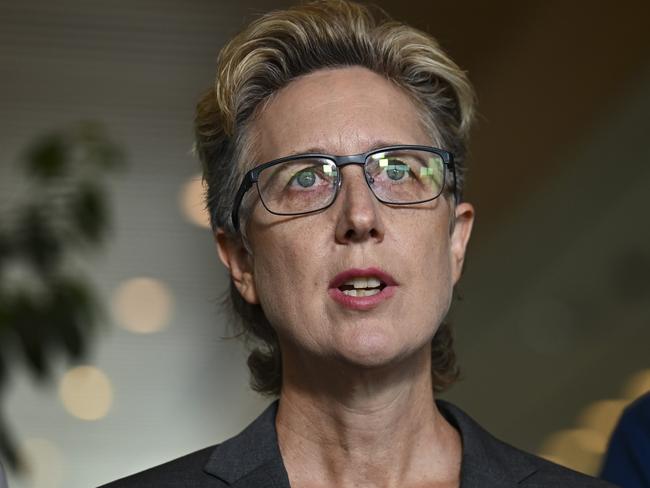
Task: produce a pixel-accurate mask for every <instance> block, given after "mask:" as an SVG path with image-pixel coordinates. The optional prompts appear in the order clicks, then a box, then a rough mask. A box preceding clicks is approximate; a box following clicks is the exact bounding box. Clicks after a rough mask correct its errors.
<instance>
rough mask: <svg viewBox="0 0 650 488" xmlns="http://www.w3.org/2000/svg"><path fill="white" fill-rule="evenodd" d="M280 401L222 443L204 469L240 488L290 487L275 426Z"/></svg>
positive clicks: (213, 452)
mask: <svg viewBox="0 0 650 488" xmlns="http://www.w3.org/2000/svg"><path fill="white" fill-rule="evenodd" d="M277 411H278V402H277V401H275V402H273V403H272V404H271V405H269V406H268V407H267V408H266V410H264V412H263V413H262V414H261V415H260V416H259V417H257V419H255V421H253V423H252V424H250V425H249V426H248V427H246V429H244V430H243V431H242V432H241V433H240V434H238V435H236V436H235V437H233V438H231V439H228V440H227V441H225V442H223V443H222V444H219V445H218V446H217V447H216V448H215V449H214V451H212V454H211V455H210V458H209V459H208V462H207V463H206V465H205V466H204V468H203V470H204V471H205V472H207V473H209V474H211V475H213V476H216V477H217V478H219V479H221V480H222V481H225V482H226V483H228V485H231V486H234V487H237V488H248V487H250V488H253V487H256V488H257V487H260V486H265V487H267V486H268V487H270V488H289V478H288V476H287V471H286V469H285V468H284V464H283V463H282V456H281V454H280V448H279V447H278V438H277V432H276V430H275V416H276V414H277Z"/></svg>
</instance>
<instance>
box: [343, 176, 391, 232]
mask: <svg viewBox="0 0 650 488" xmlns="http://www.w3.org/2000/svg"><path fill="white" fill-rule="evenodd" d="M340 171H341V178H342V181H341V189H340V192H339V195H338V197H337V198H338V199H339V200H340V202H337V203H338V205H336V207H335V208H337V210H338V212H339V214H338V216H337V222H336V240H337V242H339V243H342V244H347V243H351V242H362V241H365V240H369V239H374V240H376V241H381V240H383V238H384V225H383V222H382V218H381V208H380V206H381V205H382V203H381V202H379V200H377V198H376V197H375V196H374V195H373V193H372V190H370V188H369V187H368V184H367V183H366V180H365V177H364V174H363V168H362V167H359V166H356V165H354V166H352V165H351V166H348V167H347V168H344V169H343V168H342V169H341V170H340Z"/></svg>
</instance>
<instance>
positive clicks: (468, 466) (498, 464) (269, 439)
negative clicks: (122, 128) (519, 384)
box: [204, 400, 538, 488]
mask: <svg viewBox="0 0 650 488" xmlns="http://www.w3.org/2000/svg"><path fill="white" fill-rule="evenodd" d="M436 403H437V405H438V408H439V409H440V412H441V413H442V414H443V415H444V417H445V418H446V419H447V421H448V422H450V423H451V424H452V425H453V426H454V427H455V428H456V429H457V430H458V431H459V432H460V435H461V439H462V443H463V457H462V462H461V488H484V487H486V486H489V487H494V488H508V487H515V486H517V485H518V484H519V483H520V482H522V481H523V480H524V479H526V478H528V477H529V476H531V475H532V474H533V473H535V471H537V469H538V467H537V464H536V463H535V462H534V458H533V457H532V456H530V455H528V454H526V453H524V452H522V451H519V450H518V449H515V448H513V447H511V446H508V445H507V444H505V443H503V442H501V441H499V440H498V439H496V438H495V437H493V436H492V435H490V434H489V433H488V432H486V431H485V430H484V429H483V428H482V427H481V426H480V425H478V424H477V423H476V422H475V421H474V420H473V419H472V418H471V417H469V416H468V415H467V414H465V413H464V412H463V411H462V410H461V409H459V408H458V407H455V406H454V405H452V404H451V403H448V402H445V401H443V400H438V401H437V402H436ZM277 410H278V402H277V401H275V402H273V403H272V404H271V405H269V407H268V408H267V409H266V410H264V412H263V413H262V414H261V415H260V416H259V417H258V418H257V419H256V420H255V421H254V422H253V423H252V424H250V425H249V426H248V427H247V428H246V429H244V430H243V431H242V432H241V433H240V434H238V435H237V436H235V437H233V438H231V439H229V440H227V441H225V442H224V443H222V444H219V445H218V446H217V447H216V448H215V449H214V451H213V452H212V454H211V456H210V458H209V459H208V462H207V463H206V465H205V467H204V471H205V472H207V473H209V474H211V475H213V476H216V477H217V478H219V479H221V480H222V481H224V482H226V483H227V484H228V485H230V486H233V487H236V488H253V487H259V486H265V487H270V488H289V487H290V485H289V478H288V476H287V472H286V469H285V468H284V464H283V463H282V456H281V454H280V448H279V447H278V439H277V432H276V429H275V417H276V414H277Z"/></svg>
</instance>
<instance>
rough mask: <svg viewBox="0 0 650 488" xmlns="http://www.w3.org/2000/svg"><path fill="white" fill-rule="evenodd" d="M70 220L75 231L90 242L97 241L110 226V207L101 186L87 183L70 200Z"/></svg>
mask: <svg viewBox="0 0 650 488" xmlns="http://www.w3.org/2000/svg"><path fill="white" fill-rule="evenodd" d="M69 212H70V220H71V222H72V224H73V226H74V229H75V231H77V232H78V233H79V235H80V236H81V237H82V238H83V239H85V240H88V241H90V242H93V243H97V242H99V241H100V240H101V239H102V238H103V237H104V233H105V231H106V230H107V226H108V209H107V208H106V199H105V197H104V195H103V193H102V190H101V188H99V186H97V185H95V184H93V183H85V184H83V186H81V187H80V188H79V189H78V190H77V191H76V192H75V193H74V194H73V195H72V196H71V197H70V200H69Z"/></svg>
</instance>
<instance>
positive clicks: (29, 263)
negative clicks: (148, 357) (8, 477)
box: [0, 122, 125, 469]
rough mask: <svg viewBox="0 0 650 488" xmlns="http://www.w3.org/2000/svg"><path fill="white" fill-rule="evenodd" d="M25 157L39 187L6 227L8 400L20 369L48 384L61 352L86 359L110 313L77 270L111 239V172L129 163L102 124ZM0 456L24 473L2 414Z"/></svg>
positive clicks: (82, 126)
mask: <svg viewBox="0 0 650 488" xmlns="http://www.w3.org/2000/svg"><path fill="white" fill-rule="evenodd" d="M24 154H25V158H24V161H23V162H24V163H25V165H24V170H25V174H26V176H27V179H28V183H30V184H31V188H29V189H28V190H26V191H24V192H22V195H21V196H22V197H24V198H23V200H24V201H22V202H21V203H20V205H17V208H16V209H15V210H13V211H12V212H11V214H10V215H11V219H9V218H7V219H3V220H2V221H0V223H1V224H2V227H1V228H0V398H2V396H1V395H2V387H3V386H4V385H5V384H6V383H7V381H8V379H9V378H10V375H11V371H12V367H13V366H14V363H16V362H21V363H23V364H24V366H25V367H26V368H27V369H28V370H29V371H30V372H31V373H32V374H33V376H34V378H35V379H36V380H39V381H43V380H47V379H48V378H50V377H51V374H52V366H53V359H54V358H55V357H57V356H58V355H60V354H61V353H63V354H64V355H65V356H67V358H68V359H70V360H72V361H78V360H80V359H82V358H84V356H85V355H86V353H87V350H88V348H89V347H88V344H89V343H90V339H91V333H92V331H93V329H94V328H95V327H96V324H97V323H98V321H99V320H100V319H101V318H102V316H103V315H102V307H101V304H100V302H99V300H97V299H96V295H95V292H94V290H93V287H92V283H91V282H90V281H89V280H88V279H86V278H84V277H83V276H82V275H81V274H80V272H79V271H77V273H75V274H74V275H72V274H71V270H70V267H69V264H70V263H71V262H74V261H75V260H74V258H75V257H76V255H75V253H78V252H79V250H80V246H79V244H84V246H83V249H84V250H89V248H93V247H97V246H99V245H100V244H101V243H102V241H103V240H104V239H105V238H106V236H107V233H108V228H109V223H110V212H109V205H108V194H107V189H106V182H107V179H106V173H108V172H110V171H113V170H115V169H116V168H119V167H120V166H121V165H123V163H124V160H125V158H124V153H123V151H122V150H121V149H120V147H119V146H118V145H117V144H115V143H114V142H113V141H111V140H110V139H109V138H108V136H107V133H106V130H105V129H104V127H103V126H102V125H101V124H99V123H95V122H83V123H79V124H76V125H74V126H73V127H70V128H69V129H67V130H62V131H58V132H54V133H51V134H48V135H46V136H43V137H40V138H38V139H36V141H35V142H34V144H33V145H32V146H30V147H29V148H28V149H27V150H26V151H25V153H24ZM71 258H72V259H71ZM8 270H9V271H8ZM0 407H1V405H0ZM0 455H2V457H3V458H4V459H5V460H6V461H7V463H8V465H9V466H11V467H13V468H14V469H19V468H20V467H21V460H20V457H19V456H18V454H17V450H16V448H15V443H14V440H13V437H12V435H11V431H10V428H9V425H8V424H7V423H6V421H5V417H4V415H3V414H2V410H1V408H0Z"/></svg>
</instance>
